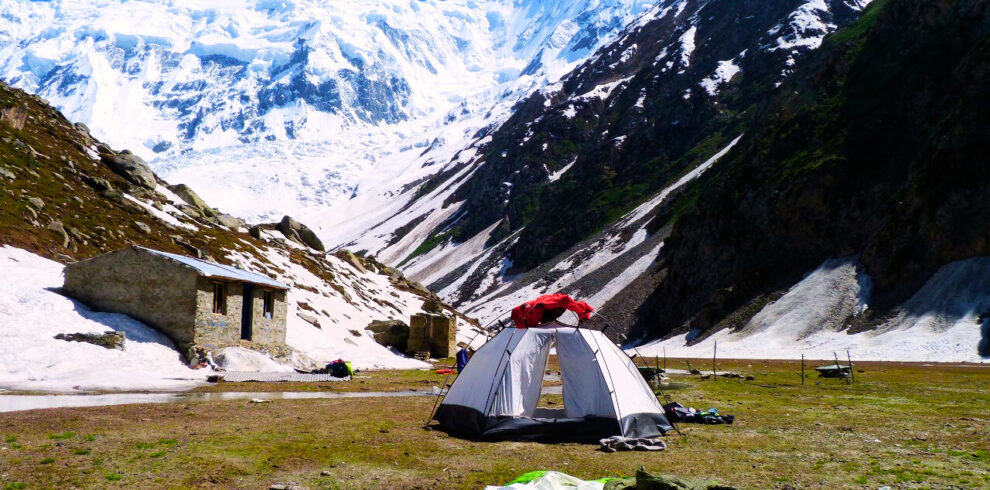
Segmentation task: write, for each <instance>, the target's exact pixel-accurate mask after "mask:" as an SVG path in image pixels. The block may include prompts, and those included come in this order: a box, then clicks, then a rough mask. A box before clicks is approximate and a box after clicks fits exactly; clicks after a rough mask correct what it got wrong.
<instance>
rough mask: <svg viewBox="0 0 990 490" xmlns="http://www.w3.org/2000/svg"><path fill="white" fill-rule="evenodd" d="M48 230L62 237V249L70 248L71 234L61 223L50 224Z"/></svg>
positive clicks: (53, 222)
mask: <svg viewBox="0 0 990 490" xmlns="http://www.w3.org/2000/svg"><path fill="white" fill-rule="evenodd" d="M48 229H49V230H51V231H54V232H55V233H56V234H57V235H60V236H61V237H62V248H69V233H68V232H66V231H65V226H63V225H62V222H61V221H52V222H51V223H48Z"/></svg>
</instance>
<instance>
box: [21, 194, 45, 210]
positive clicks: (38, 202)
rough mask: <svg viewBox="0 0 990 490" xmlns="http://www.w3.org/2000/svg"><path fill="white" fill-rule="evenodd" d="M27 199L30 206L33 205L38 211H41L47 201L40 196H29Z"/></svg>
mask: <svg viewBox="0 0 990 490" xmlns="http://www.w3.org/2000/svg"><path fill="white" fill-rule="evenodd" d="M25 201H27V203H28V206H31V207H32V208H34V209H35V210H37V211H41V210H42V209H44V208H45V201H44V200H43V199H41V198H40V197H29V198H27V199H25Z"/></svg>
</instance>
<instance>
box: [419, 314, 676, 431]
mask: <svg viewBox="0 0 990 490" xmlns="http://www.w3.org/2000/svg"><path fill="white" fill-rule="evenodd" d="M551 347H556V349H557V359H558V361H559V362H560V372H561V381H562V384H563V388H562V393H563V398H564V409H563V410H546V409H539V410H537V403H538V402H539V399H540V393H541V389H542V385H543V374H544V372H545V371H546V366H547V360H548V358H549V355H550V349H551ZM433 418H434V419H435V420H437V421H438V422H439V423H440V425H441V426H442V427H444V428H446V429H447V430H450V431H451V432H456V433H460V434H464V435H466V436H469V437H476V438H481V439H518V440H547V441H549V440H591V439H595V438H599V437H608V436H612V435H623V436H626V437H655V436H658V435H661V434H663V433H664V432H666V431H668V430H671V429H672V426H671V425H670V423H669V422H668V421H667V418H666V417H665V416H664V413H663V408H662V407H661V406H660V404H659V402H657V398H656V396H655V395H654V394H653V391H652V390H651V389H650V387H649V385H648V384H647V383H646V381H645V380H644V379H643V377H642V376H641V375H640V374H639V371H638V370H637V369H636V366H635V365H634V364H633V362H632V360H631V359H629V357H628V356H627V355H626V354H625V353H624V352H622V350H621V349H619V347H618V346H616V345H615V344H614V343H612V341H611V340H609V339H608V338H607V337H605V335H604V334H602V333H601V332H597V331H593V330H587V329H583V328H578V327H572V326H566V325H563V324H560V323H557V322H551V323H549V324H547V325H546V326H542V327H536V328H523V329H519V328H508V329H505V330H502V331H501V332H499V334H498V335H496V336H495V338H493V339H492V340H490V341H489V342H488V343H486V344H485V345H484V346H482V347H481V348H480V349H479V350H478V352H476V353H475V354H474V356H473V357H472V358H471V362H469V363H468V364H467V366H466V367H465V369H464V371H463V372H462V373H461V374H460V375H459V376H458V377H457V380H456V381H455V382H454V384H453V386H451V388H450V391H449V392H448V393H447V395H446V397H445V398H444V399H443V402H442V403H441V404H440V407H439V408H438V409H437V412H436V414H435V415H434V417H433Z"/></svg>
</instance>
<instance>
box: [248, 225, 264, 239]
mask: <svg viewBox="0 0 990 490" xmlns="http://www.w3.org/2000/svg"><path fill="white" fill-rule="evenodd" d="M248 235H251V238H254V239H255V240H261V227H260V226H258V225H254V226H252V227H251V228H249V229H248Z"/></svg>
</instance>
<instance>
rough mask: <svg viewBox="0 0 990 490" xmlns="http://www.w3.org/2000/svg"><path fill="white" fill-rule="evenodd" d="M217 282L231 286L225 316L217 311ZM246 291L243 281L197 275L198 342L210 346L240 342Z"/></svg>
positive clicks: (228, 287) (228, 289)
mask: <svg viewBox="0 0 990 490" xmlns="http://www.w3.org/2000/svg"><path fill="white" fill-rule="evenodd" d="M214 282H222V283H224V284H225V285H226V286H227V311H226V314H223V315H220V314H216V313H213V283H214ZM243 292H244V290H243V285H242V284H241V283H239V282H232V281H224V280H222V279H215V278H211V277H199V278H197V280H196V323H195V326H196V344H197V345H201V346H203V347H206V348H207V349H220V348H223V347H227V346H231V345H238V343H240V340H241V309H242V307H243V303H244V301H243V300H244V298H243Z"/></svg>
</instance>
